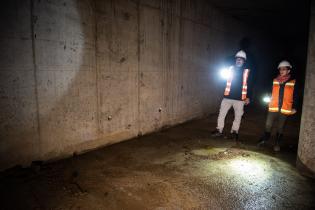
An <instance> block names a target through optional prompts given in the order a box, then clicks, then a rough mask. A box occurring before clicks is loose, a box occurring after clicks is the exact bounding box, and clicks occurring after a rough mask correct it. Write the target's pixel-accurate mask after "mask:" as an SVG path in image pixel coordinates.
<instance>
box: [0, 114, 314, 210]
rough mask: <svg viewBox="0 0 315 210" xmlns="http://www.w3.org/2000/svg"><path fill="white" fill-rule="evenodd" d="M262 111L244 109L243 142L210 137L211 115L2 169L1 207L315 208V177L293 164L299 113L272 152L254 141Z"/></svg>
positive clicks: (259, 125)
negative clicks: (78, 152)
mask: <svg viewBox="0 0 315 210" xmlns="http://www.w3.org/2000/svg"><path fill="white" fill-rule="evenodd" d="M231 117H232V116H230V117H229V119H228V121H231ZM264 117H265V116H264V115H261V116H255V115H251V114H247V115H245V116H244V120H243V124H242V130H241V131H240V132H241V133H240V138H241V139H242V140H243V144H242V145H240V146H237V145H236V144H235V142H233V141H230V140H227V139H223V138H222V139H214V138H212V137H211V135H210V132H211V130H213V128H214V127H215V121H216V115H213V116H209V117H208V118H205V119H199V120H194V121H191V122H188V123H185V124H182V125H179V126H176V127H173V128H170V129H167V130H164V131H161V132H158V133H154V134H151V135H147V136H143V137H141V138H137V139H134V140H130V141H126V142H122V143H119V144H115V145H111V146H108V147H104V148H101V149H98V150H96V151H92V152H89V153H86V154H83V155H79V156H75V157H73V158H68V159H65V160H61V161H57V162H54V163H47V164H43V165H40V164H39V165H36V164H34V166H33V167H31V168H27V169H22V168H13V169H10V170H7V171H5V172H2V173H0V202H1V206H0V209H159V210H160V209H315V199H314V198H315V181H314V180H311V179H309V178H306V177H303V176H301V175H300V174H299V173H298V171H297V170H296V168H295V160H296V145H297V138H298V130H297V128H298V125H297V124H296V121H297V120H296V119H295V120H294V119H292V121H291V122H290V123H289V124H288V126H287V129H286V133H287V136H286V137H285V139H284V145H283V147H282V150H281V152H280V153H278V154H275V153H273V152H272V147H271V146H269V147H268V146H267V147H266V148H263V149H258V148H256V147H255V142H256V141H257V139H258V138H259V136H260V135H261V133H262V131H263V124H264ZM227 127H228V128H229V127H230V123H228V124H227Z"/></svg>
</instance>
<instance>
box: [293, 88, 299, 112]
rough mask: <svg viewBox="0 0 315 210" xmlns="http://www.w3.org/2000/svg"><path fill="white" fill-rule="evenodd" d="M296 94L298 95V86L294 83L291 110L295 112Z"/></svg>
mask: <svg viewBox="0 0 315 210" xmlns="http://www.w3.org/2000/svg"><path fill="white" fill-rule="evenodd" d="M298 93H299V84H298V83H297V82H295V85H294V91H293V104H292V109H294V110H295V111H296V109H297V104H298V98H299V96H298Z"/></svg>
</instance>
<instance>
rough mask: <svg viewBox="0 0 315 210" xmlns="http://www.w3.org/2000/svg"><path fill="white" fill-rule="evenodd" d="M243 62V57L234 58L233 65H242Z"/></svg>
mask: <svg viewBox="0 0 315 210" xmlns="http://www.w3.org/2000/svg"><path fill="white" fill-rule="evenodd" d="M244 63H245V60H244V59H243V58H236V59H235V66H237V67H242V66H243V65H244Z"/></svg>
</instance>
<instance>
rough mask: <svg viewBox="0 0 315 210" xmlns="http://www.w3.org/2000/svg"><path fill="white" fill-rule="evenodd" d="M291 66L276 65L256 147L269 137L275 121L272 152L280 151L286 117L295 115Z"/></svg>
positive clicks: (294, 85)
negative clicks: (275, 74)
mask: <svg viewBox="0 0 315 210" xmlns="http://www.w3.org/2000/svg"><path fill="white" fill-rule="evenodd" d="M291 69H292V66H291V64H290V63H289V62H288V61H281V62H280V63H279V65H278V70H279V75H278V76H277V77H276V78H275V79H274V80H273V87H272V96H271V99H270V102H269V108H268V111H269V112H268V116H267V120H266V127H265V133H264V135H263V136H262V137H261V138H260V140H259V143H258V146H263V145H264V144H265V143H266V142H267V141H268V140H269V139H270V137H271V130H272V126H273V123H274V121H275V120H276V119H278V122H277V134H276V139H275V145H274V151H276V152H278V151H280V145H279V143H280V141H281V139H282V136H283V128H284V125H285V121H286V119H287V117H288V116H290V115H293V114H295V113H296V109H295V105H296V95H297V91H296V89H297V88H296V81H295V79H294V78H293V77H292V76H291Z"/></svg>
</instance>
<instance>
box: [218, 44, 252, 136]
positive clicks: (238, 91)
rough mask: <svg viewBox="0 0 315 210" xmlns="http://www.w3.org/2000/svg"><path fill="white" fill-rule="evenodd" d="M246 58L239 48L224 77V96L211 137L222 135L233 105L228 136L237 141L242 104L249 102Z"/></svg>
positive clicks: (242, 112)
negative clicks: (233, 63)
mask: <svg viewBox="0 0 315 210" xmlns="http://www.w3.org/2000/svg"><path fill="white" fill-rule="evenodd" d="M246 59H247V58H246V53H245V52H244V51H243V50H241V51H239V52H237V53H236V55H235V65H233V66H231V67H229V68H228V72H229V74H228V75H229V76H228V77H227V78H226V87H225V91H224V98H223V100H222V102H221V106H220V112H219V116H218V121H217V127H216V129H215V130H214V131H213V132H212V136H213V137H221V136H223V129H224V121H225V117H226V115H227V113H228V111H229V109H230V108H231V107H233V109H234V121H233V125H232V129H231V132H230V134H229V135H228V138H229V139H234V140H236V141H237V142H238V141H239V139H238V131H239V128H240V124H241V119H242V116H243V114H244V105H247V104H249V102H250V100H249V98H248V90H249V89H248V79H249V72H250V70H249V69H247V68H245V67H244V66H245V61H246Z"/></svg>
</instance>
